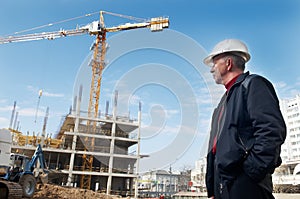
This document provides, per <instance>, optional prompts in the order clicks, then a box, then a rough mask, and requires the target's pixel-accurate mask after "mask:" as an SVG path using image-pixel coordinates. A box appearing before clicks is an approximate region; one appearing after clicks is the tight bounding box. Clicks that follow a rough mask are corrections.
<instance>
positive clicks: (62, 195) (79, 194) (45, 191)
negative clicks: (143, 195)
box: [33, 184, 120, 199]
mask: <svg viewBox="0 0 300 199" xmlns="http://www.w3.org/2000/svg"><path fill="white" fill-rule="evenodd" d="M33 198H34V199H96V198H97V199H98V198H100V199H117V198H118V199H120V198H119V197H117V196H110V195H106V194H104V193H97V192H94V191H92V190H86V189H80V188H74V187H62V186H58V185H51V184H45V185H41V186H39V187H37V190H36V192H35V194H34V196H33Z"/></svg>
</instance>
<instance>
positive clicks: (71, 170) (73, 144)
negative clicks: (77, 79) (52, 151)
mask: <svg viewBox="0 0 300 199" xmlns="http://www.w3.org/2000/svg"><path fill="white" fill-rule="evenodd" d="M81 98H82V85H80V88H79V95H78V98H77V102H76V118H75V127H74V136H73V142H72V153H71V157H70V164H69V175H68V181H67V186H71V183H72V175H73V174H72V172H73V168H74V160H75V149H76V144H77V135H76V134H77V133H78V130H79V117H80V104H81Z"/></svg>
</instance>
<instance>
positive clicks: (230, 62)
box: [226, 58, 232, 71]
mask: <svg viewBox="0 0 300 199" xmlns="http://www.w3.org/2000/svg"><path fill="white" fill-rule="evenodd" d="M226 66H227V70H228V71H230V70H231V69H232V60H231V59H230V58H228V59H227V60H226Z"/></svg>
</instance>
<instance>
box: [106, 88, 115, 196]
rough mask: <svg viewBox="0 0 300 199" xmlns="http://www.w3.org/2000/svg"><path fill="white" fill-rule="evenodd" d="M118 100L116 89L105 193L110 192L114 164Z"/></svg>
mask: <svg viewBox="0 0 300 199" xmlns="http://www.w3.org/2000/svg"><path fill="white" fill-rule="evenodd" d="M117 102H118V91H115V99H114V107H113V123H112V128H111V141H110V150H109V153H110V156H109V163H108V179H107V187H106V194H110V192H111V184H112V172H113V165H114V157H113V154H114V148H115V135H116V125H117V124H116V121H117V104H118V103H117Z"/></svg>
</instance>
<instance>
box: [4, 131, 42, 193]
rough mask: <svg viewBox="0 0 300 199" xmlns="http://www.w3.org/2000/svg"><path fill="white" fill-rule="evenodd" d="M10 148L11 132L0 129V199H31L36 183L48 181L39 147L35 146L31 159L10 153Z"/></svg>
mask: <svg viewBox="0 0 300 199" xmlns="http://www.w3.org/2000/svg"><path fill="white" fill-rule="evenodd" d="M11 146H12V136H11V132H10V131H9V130H7V129H0V198H1V199H2V198H3V199H6V198H9V199H10V198H12V199H19V198H22V197H25V198H32V197H33V195H34V193H35V189H36V183H37V181H41V182H42V183H47V181H48V171H47V170H46V164H45V159H44V154H43V150H42V148H41V145H38V146H37V148H36V150H35V152H34V154H33V156H32V157H31V158H30V157H28V156H25V155H22V154H14V153H11Z"/></svg>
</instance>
